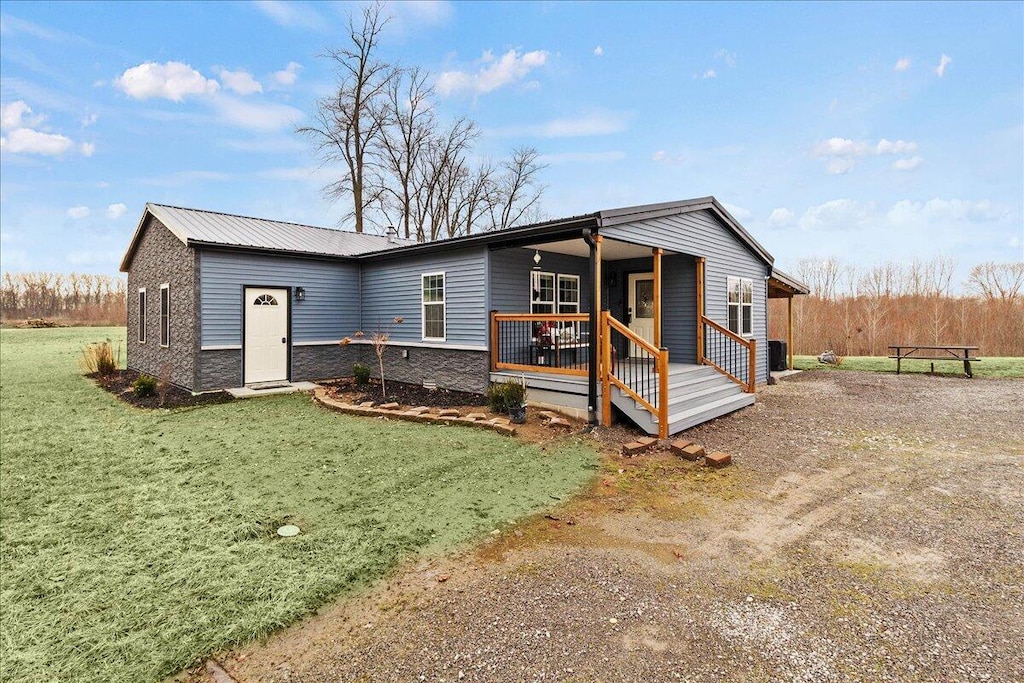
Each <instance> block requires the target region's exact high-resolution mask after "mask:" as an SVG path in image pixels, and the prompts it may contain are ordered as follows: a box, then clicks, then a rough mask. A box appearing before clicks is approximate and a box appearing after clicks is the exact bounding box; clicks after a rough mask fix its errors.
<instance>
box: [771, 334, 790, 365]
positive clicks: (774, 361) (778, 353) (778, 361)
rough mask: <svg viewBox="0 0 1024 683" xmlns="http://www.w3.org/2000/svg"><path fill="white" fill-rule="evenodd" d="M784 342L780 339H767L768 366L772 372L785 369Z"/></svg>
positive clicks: (785, 354)
mask: <svg viewBox="0 0 1024 683" xmlns="http://www.w3.org/2000/svg"><path fill="white" fill-rule="evenodd" d="M786 356H787V353H786V342H784V341H783V340H781V339H769V340H768V367H769V368H770V369H771V370H772V372H776V371H779V370H786V369H788V368H786Z"/></svg>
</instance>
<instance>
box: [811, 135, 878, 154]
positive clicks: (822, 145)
mask: <svg viewBox="0 0 1024 683" xmlns="http://www.w3.org/2000/svg"><path fill="white" fill-rule="evenodd" d="M865 151H867V145H866V144H865V143H863V142H854V141H853V140H850V139H849V138H829V139H828V140H823V141H821V142H819V143H818V144H816V145H815V146H814V148H813V149H812V150H811V154H812V155H813V156H816V157H830V156H860V155H862V154H864V152H865Z"/></svg>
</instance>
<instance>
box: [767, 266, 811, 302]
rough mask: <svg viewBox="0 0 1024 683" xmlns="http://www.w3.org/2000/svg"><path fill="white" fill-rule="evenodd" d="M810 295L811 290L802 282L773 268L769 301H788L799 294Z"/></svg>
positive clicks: (769, 286)
mask: <svg viewBox="0 0 1024 683" xmlns="http://www.w3.org/2000/svg"><path fill="white" fill-rule="evenodd" d="M810 293H811V288H810V287H808V286H807V285H806V284H804V283H803V282H801V281H800V280H798V279H796V278H795V277H793V276H792V275H789V274H787V273H784V272H782V271H781V270H779V269H778V268H772V274H771V275H770V276H768V298H769V299H788V298H790V297H793V296H796V295H797V294H810Z"/></svg>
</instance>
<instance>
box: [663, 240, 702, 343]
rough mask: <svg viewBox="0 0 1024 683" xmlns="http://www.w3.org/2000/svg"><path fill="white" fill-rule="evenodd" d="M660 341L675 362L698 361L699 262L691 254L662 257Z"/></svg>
mask: <svg viewBox="0 0 1024 683" xmlns="http://www.w3.org/2000/svg"><path fill="white" fill-rule="evenodd" d="M661 267H662V284H661V287H662V302H663V303H662V310H661V343H662V345H663V346H664V347H665V348H667V349H668V351H669V354H668V357H669V360H670V361H671V362H673V363H696V362H697V266H696V262H695V261H694V260H693V257H691V256H682V255H674V256H666V257H664V258H663V259H662V262H661Z"/></svg>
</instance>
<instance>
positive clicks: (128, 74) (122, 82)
mask: <svg viewBox="0 0 1024 683" xmlns="http://www.w3.org/2000/svg"><path fill="white" fill-rule="evenodd" d="M114 85H115V86H117V87H118V88H120V89H121V90H122V91H124V92H125V93H126V94H127V95H128V96H129V97H133V98H135V99H137V100H145V99H149V98H150V97H162V98H164V99H168V100H172V101H174V102H181V100H182V99H183V98H184V97H185V96H186V95H210V94H213V93H215V92H217V90H218V89H219V88H220V84H219V83H217V81H215V80H213V79H212V78H209V79H208V78H206V77H204V76H203V75H202V74H201V73H199V72H198V71H196V70H195V69H193V68H192V67H191V66H189V65H188V64H184V63H182V62H165V63H163V64H157V63H156V62H144V63H142V64H139V65H138V66H133V67H131V68H130V69H126V70H125V72H124V73H123V74H121V75H120V76H118V77H117V78H116V79H114Z"/></svg>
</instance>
